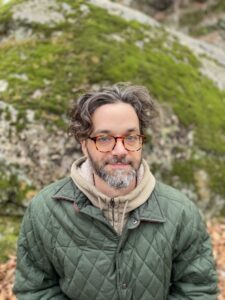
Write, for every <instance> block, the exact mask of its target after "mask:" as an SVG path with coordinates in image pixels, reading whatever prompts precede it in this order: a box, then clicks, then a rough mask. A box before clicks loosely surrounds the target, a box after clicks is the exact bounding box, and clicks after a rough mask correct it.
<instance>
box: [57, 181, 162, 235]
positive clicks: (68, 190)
mask: <svg viewBox="0 0 225 300" xmlns="http://www.w3.org/2000/svg"><path fill="white" fill-rule="evenodd" d="M158 184H159V183H158V182H156V186H155V188H154V190H153V192H152V193H151V195H150V197H149V199H148V200H147V201H146V202H145V203H144V204H142V205H141V206H139V207H138V208H137V209H135V210H134V211H133V213H131V218H130V219H132V223H131V222H129V224H128V226H129V228H130V229H132V228H135V227H137V226H138V224H139V223H140V221H145V222H151V223H152V222H154V223H164V222H165V221H166V219H165V216H164V214H163V212H162V209H161V206H160V201H159V198H158V196H157V193H156V189H157V186H158ZM52 198H53V199H56V200H66V201H71V202H72V203H73V204H74V208H75V210H76V211H77V212H82V213H86V214H88V215H91V216H92V217H97V216H96V212H97V211H99V212H100V210H99V209H98V208H96V209H95V207H93V206H92V205H91V203H90V201H89V200H88V198H87V197H86V196H85V195H84V194H83V193H82V192H81V191H80V190H79V189H78V188H77V187H76V185H75V184H74V182H73V181H72V179H71V178H68V179H67V181H66V182H65V183H64V184H63V185H62V186H61V187H60V188H58V190H57V191H56V192H55V194H54V195H53V196H52ZM97 215H98V217H97V218H98V219H99V214H97ZM135 220H136V221H135Z"/></svg>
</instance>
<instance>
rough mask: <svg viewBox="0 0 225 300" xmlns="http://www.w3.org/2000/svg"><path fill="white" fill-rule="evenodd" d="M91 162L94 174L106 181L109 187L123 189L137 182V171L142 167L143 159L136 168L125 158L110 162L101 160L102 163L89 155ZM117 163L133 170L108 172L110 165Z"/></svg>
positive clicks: (114, 159)
mask: <svg viewBox="0 0 225 300" xmlns="http://www.w3.org/2000/svg"><path fill="white" fill-rule="evenodd" d="M88 154H89V155H88V157H89V160H90V162H91V165H92V167H93V170H94V172H95V173H96V175H98V176H99V177H100V178H101V179H102V180H104V181H105V182H106V183H107V184H108V185H109V186H111V187H112V188H115V189H123V188H127V187H128V186H129V185H130V184H131V183H132V182H133V180H136V178H137V171H138V169H139V168H140V165H141V159H140V161H139V162H138V163H137V165H136V166H134V163H132V161H128V160H127V159H126V158H125V157H117V156H115V157H113V158H111V159H108V160H105V161H103V160H101V162H97V161H95V160H94V159H93V157H92V156H91V155H90V153H88ZM115 163H122V164H128V165H129V166H130V167H131V169H130V170H124V169H115V170H111V171H109V170H107V168H106V167H107V165H108V164H115Z"/></svg>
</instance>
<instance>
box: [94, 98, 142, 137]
mask: <svg viewBox="0 0 225 300" xmlns="http://www.w3.org/2000/svg"><path fill="white" fill-rule="evenodd" d="M92 124H93V132H94V133H101V132H105V133H107V132H108V133H113V134H123V133H126V132H129V131H136V132H139V131H140V128H139V119H138V116H137V113H136V112H135V110H134V108H133V107H132V106H131V105H130V104H127V103H123V102H116V103H112V104H105V105H102V106H100V107H98V108H97V109H96V111H95V112H94V113H93V114H92Z"/></svg>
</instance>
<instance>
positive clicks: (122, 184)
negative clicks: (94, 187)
mask: <svg viewBox="0 0 225 300" xmlns="http://www.w3.org/2000/svg"><path fill="white" fill-rule="evenodd" d="M94 170H95V169H94ZM95 172H96V174H97V175H98V176H99V177H100V178H101V179H102V180H104V181H105V182H106V183H107V184H108V185H110V186H111V187H113V188H115V189H118V190H119V189H123V188H127V187H128V186H129V185H130V184H131V183H132V181H133V180H134V179H136V171H135V170H131V171H130V172H129V173H127V172H126V171H124V170H115V172H114V174H109V173H108V172H106V171H105V170H104V169H99V170H95Z"/></svg>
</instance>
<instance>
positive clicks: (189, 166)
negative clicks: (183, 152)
mask: <svg viewBox="0 0 225 300" xmlns="http://www.w3.org/2000/svg"><path fill="white" fill-rule="evenodd" d="M198 170H204V171H205V172H206V173H207V174H208V176H209V188H210V190H211V191H212V192H213V193H214V194H217V195H221V196H222V197H223V198H225V169H224V159H220V158H212V157H210V158H209V157H208V158H202V159H194V158H192V159H190V160H188V161H182V160H181V161H175V162H174V163H173V168H172V170H171V171H170V172H169V174H167V176H168V177H169V178H170V177H171V176H178V177H179V179H180V180H181V182H183V183H185V184H188V185H193V186H195V184H196V182H195V176H194V174H195V173H196V172H197V171H198ZM167 176H165V179H166V177H167Z"/></svg>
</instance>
